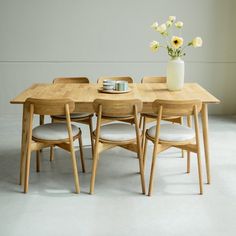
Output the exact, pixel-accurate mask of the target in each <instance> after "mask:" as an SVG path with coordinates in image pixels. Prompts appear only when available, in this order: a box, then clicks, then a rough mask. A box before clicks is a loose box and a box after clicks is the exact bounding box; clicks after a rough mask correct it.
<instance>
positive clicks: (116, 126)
mask: <svg viewBox="0 0 236 236" xmlns="http://www.w3.org/2000/svg"><path fill="white" fill-rule="evenodd" d="M140 133H141V132H140ZM99 138H101V139H104V140H109V141H128V140H133V139H136V131H135V127H134V126H133V125H130V124H126V123H112V124H106V125H102V126H101V130H100V137H99Z"/></svg>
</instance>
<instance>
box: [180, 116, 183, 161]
mask: <svg viewBox="0 0 236 236" xmlns="http://www.w3.org/2000/svg"><path fill="white" fill-rule="evenodd" d="M179 124H181V125H182V124H183V117H182V116H181V117H180V118H179ZM181 155H182V158H184V150H183V149H182V150H181Z"/></svg>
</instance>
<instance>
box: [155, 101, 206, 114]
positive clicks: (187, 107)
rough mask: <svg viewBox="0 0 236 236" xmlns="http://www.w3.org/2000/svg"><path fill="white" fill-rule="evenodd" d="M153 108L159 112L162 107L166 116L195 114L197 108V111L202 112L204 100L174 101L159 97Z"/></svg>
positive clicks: (162, 111)
mask: <svg viewBox="0 0 236 236" xmlns="http://www.w3.org/2000/svg"><path fill="white" fill-rule="evenodd" d="M152 108H153V111H154V112H155V113H159V112H160V109H161V113H162V115H164V116H188V115H193V114H194V110H195V109H196V112H197V113H198V112H200V110H201V108H202V102H201V101H200V100H188V101H186V100H180V101H172V100H160V99H157V100H155V101H154V102H153V106H152Z"/></svg>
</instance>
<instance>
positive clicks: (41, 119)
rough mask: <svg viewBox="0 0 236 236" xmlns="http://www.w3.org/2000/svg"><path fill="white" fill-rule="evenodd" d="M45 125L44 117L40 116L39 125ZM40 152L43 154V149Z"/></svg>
mask: <svg viewBox="0 0 236 236" xmlns="http://www.w3.org/2000/svg"><path fill="white" fill-rule="evenodd" d="M43 124H44V115H40V116H39V125H43ZM39 151H40V152H42V151H43V149H40V150H39Z"/></svg>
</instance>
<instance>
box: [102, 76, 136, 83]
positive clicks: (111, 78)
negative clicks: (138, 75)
mask: <svg viewBox="0 0 236 236" xmlns="http://www.w3.org/2000/svg"><path fill="white" fill-rule="evenodd" d="M104 80H115V81H126V82H128V83H130V84H132V83H133V82H134V81H133V79H132V78H131V77H129V76H115V77H100V78H99V79H98V80H97V83H98V84H102V83H103V81H104Z"/></svg>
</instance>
